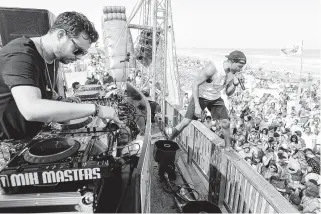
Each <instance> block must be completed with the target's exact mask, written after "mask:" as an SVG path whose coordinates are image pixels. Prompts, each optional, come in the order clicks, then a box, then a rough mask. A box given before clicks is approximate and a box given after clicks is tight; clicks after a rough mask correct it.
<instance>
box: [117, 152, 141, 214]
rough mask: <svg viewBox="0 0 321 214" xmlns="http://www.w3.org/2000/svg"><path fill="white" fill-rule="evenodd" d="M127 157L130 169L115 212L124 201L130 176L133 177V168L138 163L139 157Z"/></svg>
mask: <svg viewBox="0 0 321 214" xmlns="http://www.w3.org/2000/svg"><path fill="white" fill-rule="evenodd" d="M129 158H130V162H129V163H130V171H129V176H128V183H127V186H126V189H125V192H124V194H123V195H122V197H121V199H120V202H119V204H118V206H117V208H116V211H115V213H118V211H119V208H120V206H121V205H122V204H123V203H124V200H125V197H126V195H127V192H128V189H129V186H130V184H131V180H132V177H133V172H134V169H135V168H136V167H137V164H138V160H139V157H137V156H133V155H132V156H130V157H129ZM127 164H128V163H127Z"/></svg>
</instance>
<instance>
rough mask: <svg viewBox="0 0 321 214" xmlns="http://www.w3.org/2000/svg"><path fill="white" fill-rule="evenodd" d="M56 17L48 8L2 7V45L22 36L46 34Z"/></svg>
mask: <svg viewBox="0 0 321 214" xmlns="http://www.w3.org/2000/svg"><path fill="white" fill-rule="evenodd" d="M54 19H55V17H54V15H53V14H52V13H51V12H49V11H48V10H43V9H26V8H4V7H0V38H1V39H0V47H3V46H5V45H6V44H8V43H9V42H10V41H12V40H14V39H16V38H19V37H21V36H27V37H36V36H40V35H44V34H46V33H47V32H48V30H49V29H50V27H51V26H52V24H53V22H54Z"/></svg>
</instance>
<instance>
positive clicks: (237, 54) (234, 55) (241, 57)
mask: <svg viewBox="0 0 321 214" xmlns="http://www.w3.org/2000/svg"><path fill="white" fill-rule="evenodd" d="M225 57H226V58H228V59H230V60H233V61H235V62H239V63H242V64H246V56H245V54H244V53H243V52H242V51H238V50H235V51H232V52H231V53H230V54H229V55H226V56H225Z"/></svg>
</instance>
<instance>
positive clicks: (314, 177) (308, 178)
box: [304, 173, 321, 185]
mask: <svg viewBox="0 0 321 214" xmlns="http://www.w3.org/2000/svg"><path fill="white" fill-rule="evenodd" d="M304 180H305V182H306V183H307V182H308V181H310V182H311V181H315V182H316V183H317V184H318V185H321V175H319V174H317V173H309V174H307V175H306V176H305V178H304Z"/></svg>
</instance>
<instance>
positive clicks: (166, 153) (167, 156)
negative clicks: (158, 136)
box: [154, 140, 179, 165]
mask: <svg viewBox="0 0 321 214" xmlns="http://www.w3.org/2000/svg"><path fill="white" fill-rule="evenodd" d="M178 149H179V146H178V144H177V143H175V142H173V141H170V140H159V141H156V142H155V145H154V160H155V161H156V162H158V163H159V164H160V165H164V164H166V165H173V164H174V163H175V162H176V161H177V156H176V151H177V150H178Z"/></svg>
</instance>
